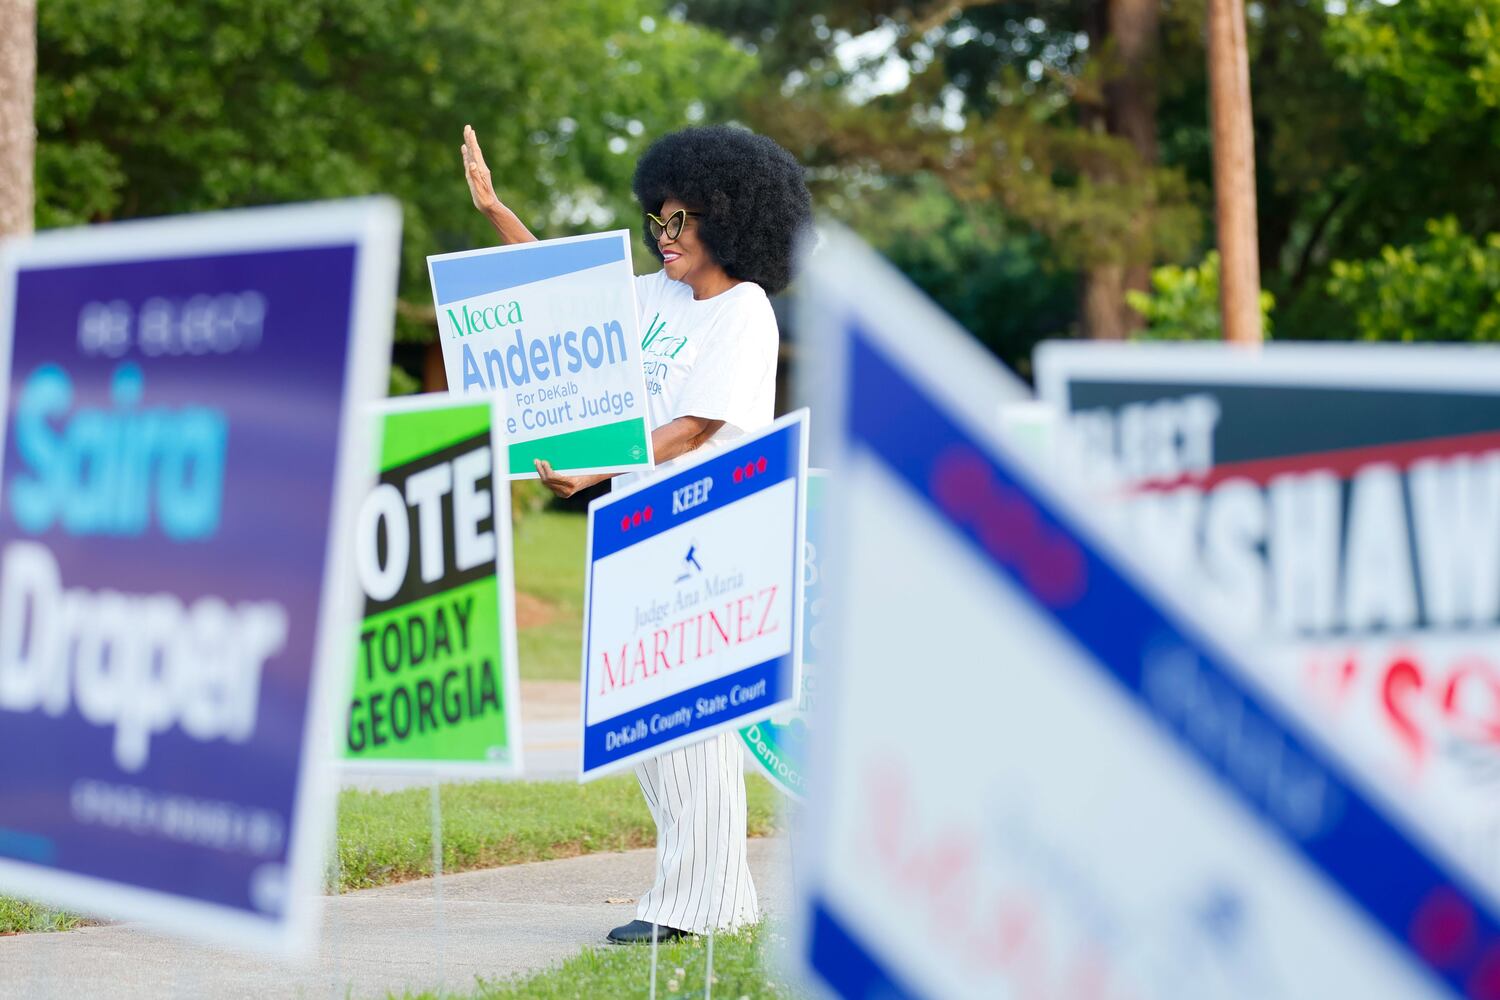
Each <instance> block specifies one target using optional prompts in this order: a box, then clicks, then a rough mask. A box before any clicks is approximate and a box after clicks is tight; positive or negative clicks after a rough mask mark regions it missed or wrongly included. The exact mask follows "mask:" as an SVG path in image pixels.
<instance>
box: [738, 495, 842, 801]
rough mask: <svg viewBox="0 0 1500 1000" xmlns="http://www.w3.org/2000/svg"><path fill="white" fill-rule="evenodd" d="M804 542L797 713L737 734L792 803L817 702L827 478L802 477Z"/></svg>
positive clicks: (799, 784)
mask: <svg viewBox="0 0 1500 1000" xmlns="http://www.w3.org/2000/svg"><path fill="white" fill-rule="evenodd" d="M806 496H807V514H806V531H807V542H806V544H805V545H804V551H805V553H806V556H805V563H804V565H803V569H802V683H801V685H800V686H799V687H798V691H799V694H798V697H797V705H796V708H795V709H794V710H793V711H791V712H789V713H786V714H784V715H778V716H773V717H771V718H769V719H766V720H764V721H762V722H756V723H753V724H751V725H749V726H746V727H745V728H744V729H741V730H740V739H742V740H744V741H745V747H746V749H748V750H749V751H750V756H751V758H752V759H753V760H754V761H755V763H756V765H757V770H758V771H759V772H760V774H761V775H762V776H763V777H765V778H766V780H768V781H770V782H771V784H773V785H775V786H776V787H777V788H779V789H781V790H782V791H783V792H785V793H786V794H787V795H790V796H791V797H792V798H794V799H800V798H802V792H803V787H804V785H805V784H806V781H807V778H806V768H807V719H808V716H809V715H810V714H811V712H812V710H813V706H814V704H815V703H816V701H817V679H816V676H815V671H816V668H817V664H818V661H819V658H820V653H821V649H822V647H821V645H820V643H821V641H822V638H823V628H822V623H823V606H824V600H823V573H824V563H823V554H824V553H823V510H824V508H825V506H826V504H827V496H828V475H827V473H826V472H824V471H823V470H819V469H810V470H808V474H807V493H806Z"/></svg>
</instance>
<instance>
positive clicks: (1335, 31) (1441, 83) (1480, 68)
mask: <svg viewBox="0 0 1500 1000" xmlns="http://www.w3.org/2000/svg"><path fill="white" fill-rule="evenodd" d="M1328 46H1329V48H1330V50H1331V51H1332V52H1333V53H1334V54H1335V56H1336V58H1337V60H1338V63H1339V65H1340V66H1341V67H1342V68H1343V69H1344V70H1345V71H1346V72H1348V73H1349V74H1350V75H1351V76H1353V77H1355V78H1356V79H1359V80H1361V81H1363V82H1364V83H1365V85H1366V87H1367V88H1368V93H1369V99H1370V105H1369V107H1370V111H1371V112H1372V113H1374V114H1376V115H1379V116H1380V118H1381V120H1382V121H1383V122H1385V124H1386V127H1388V128H1394V129H1395V130H1396V131H1398V132H1399V133H1400V134H1402V135H1403V136H1405V137H1406V138H1407V139H1409V140H1410V141H1412V142H1414V143H1425V142H1428V141H1430V140H1432V139H1433V138H1434V137H1436V136H1438V135H1439V134H1440V133H1443V132H1446V131H1448V130H1451V129H1456V128H1463V129H1471V130H1472V129H1481V130H1483V131H1484V132H1485V133H1486V134H1487V136H1488V137H1489V139H1490V141H1491V142H1493V141H1494V140H1495V139H1497V138H1500V0H1402V2H1400V3H1397V4H1390V3H1382V2H1380V0H1356V2H1355V3H1354V4H1353V5H1352V6H1351V9H1350V10H1349V12H1348V13H1347V14H1346V15H1345V16H1343V17H1339V18H1335V19H1334V20H1333V22H1332V23H1331V25H1330V28H1329V31H1328Z"/></svg>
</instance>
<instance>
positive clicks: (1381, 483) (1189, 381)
mask: <svg viewBox="0 0 1500 1000" xmlns="http://www.w3.org/2000/svg"><path fill="white" fill-rule="evenodd" d="M1081 346H1083V345H1077V344H1046V345H1043V346H1042V348H1041V349H1040V350H1039V351H1038V355H1037V372H1038V385H1039V389H1040V391H1041V393H1042V394H1043V396H1044V397H1046V399H1047V400H1049V401H1050V402H1051V403H1052V404H1054V406H1056V407H1057V409H1058V410H1059V411H1061V412H1063V413H1065V414H1066V416H1067V424H1066V426H1067V428H1068V430H1069V432H1070V433H1069V435H1068V436H1069V439H1070V440H1071V441H1073V442H1075V443H1076V445H1077V447H1076V448H1075V449H1073V450H1072V451H1070V452H1065V453H1063V454H1064V455H1066V456H1068V458H1067V460H1068V461H1069V462H1073V463H1076V466H1077V468H1078V469H1079V470H1080V472H1086V473H1087V474H1088V476H1089V477H1090V481H1089V482H1087V483H1086V484H1085V488H1088V489H1091V490H1092V491H1093V493H1094V494H1095V495H1096V496H1098V497H1099V498H1100V504H1099V508H1100V511H1101V512H1102V513H1103V514H1104V515H1105V516H1107V517H1109V518H1111V519H1112V520H1113V522H1114V523H1115V527H1116V529H1117V530H1119V531H1122V532H1123V533H1125V534H1126V535H1128V536H1129V537H1130V538H1131V539H1132V540H1134V541H1135V542H1137V543H1138V544H1139V545H1140V546H1141V547H1142V550H1143V551H1146V552H1149V553H1150V554H1151V558H1152V560H1153V561H1154V562H1156V563H1157V564H1158V565H1159V566H1160V567H1161V568H1162V569H1163V570H1164V571H1165V572H1166V573H1167V574H1169V575H1170V576H1171V577H1172V578H1173V580H1174V581H1176V582H1178V583H1179V584H1181V585H1182V586H1187V587H1191V588H1193V589H1194V590H1195V591H1196V592H1198V593H1199V594H1200V595H1201V596H1202V598H1203V600H1205V601H1207V602H1209V603H1211V604H1212V605H1213V606H1214V610H1215V612H1216V616H1217V618H1218V620H1219V621H1220V622H1222V623H1223V625H1224V626H1225V627H1226V628H1228V629H1230V630H1231V631H1230V634H1232V635H1233V636H1235V637H1236V638H1238V639H1240V640H1242V641H1244V642H1253V643H1256V644H1257V645H1259V646H1261V647H1263V651H1264V654H1265V655H1264V656H1262V657H1259V658H1258V659H1257V663H1259V664H1262V665H1263V666H1264V668H1265V669H1264V672H1263V673H1262V674H1261V675H1260V678H1261V680H1262V681H1263V682H1264V683H1266V684H1268V685H1269V686H1270V687H1271V688H1272V690H1273V691H1274V692H1275V693H1276V694H1277V696H1278V697H1280V698H1281V699H1282V701H1283V702H1284V703H1285V704H1286V705H1287V706H1288V707H1289V708H1290V709H1291V710H1293V711H1295V712H1297V713H1299V714H1300V715H1301V716H1302V718H1303V719H1304V720H1305V721H1306V723H1307V724H1308V725H1310V726H1312V727H1314V728H1316V729H1317V730H1318V731H1320V732H1323V733H1326V734H1328V735H1329V737H1330V738H1331V739H1332V740H1333V741H1334V742H1335V743H1336V744H1337V746H1338V747H1339V749H1340V750H1341V751H1343V752H1346V753H1347V754H1348V755H1349V759H1350V760H1351V762H1353V763H1354V764H1355V765H1356V766H1358V767H1359V768H1360V769H1361V771H1362V773H1364V775H1365V776H1366V777H1367V778H1368V779H1369V780H1370V781H1371V782H1373V783H1375V784H1376V785H1377V786H1378V787H1379V788H1380V789H1381V790H1382V794H1384V795H1385V796H1386V797H1387V800H1388V802H1389V803H1390V804H1392V805H1393V806H1395V807H1397V808H1399V809H1402V810H1403V812H1404V813H1405V815H1406V817H1407V820H1408V821H1409V822H1411V823H1414V824H1417V825H1419V826H1421V827H1422V828H1423V829H1424V830H1425V831H1426V833H1427V834H1428V835H1429V836H1431V837H1433V838H1435V839H1436V840H1438V841H1439V842H1440V843H1442V844H1443V846H1444V848H1445V849H1446V850H1448V851H1450V852H1452V853H1453V854H1454V856H1455V857H1457V858H1459V859H1460V860H1462V862H1463V863H1465V864H1466V865H1468V866H1469V867H1470V868H1471V869H1472V870H1473V871H1474V873H1475V874H1476V876H1477V877H1479V878H1482V879H1485V880H1487V881H1489V882H1491V884H1500V351H1496V350H1494V349H1491V348H1480V349H1475V348H1472V347H1458V346H1452V345H1420V346H1419V345H1410V344H1405V345H1369V344H1357V345H1347V344H1346V345H1300V344H1273V345H1267V346H1266V347H1265V348H1264V349H1263V350H1261V351H1259V352H1256V353H1254V354H1246V353H1245V352H1243V351H1240V350H1235V349H1232V348H1229V347H1227V346H1224V345H1170V346H1169V345H1151V346H1148V345H1144V344H1132V345H1129V346H1128V347H1119V346H1114V347H1105V346H1104V345H1097V346H1098V347H1099V349H1098V350H1079V347H1081Z"/></svg>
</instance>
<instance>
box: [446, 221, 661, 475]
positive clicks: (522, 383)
mask: <svg viewBox="0 0 1500 1000" xmlns="http://www.w3.org/2000/svg"><path fill="white" fill-rule="evenodd" d="M427 273H428V276H429V278H430V280H431V282H432V299H433V302H434V304H435V305H436V306H437V317H438V330H439V331H440V336H439V342H440V343H441V344H442V347H443V367H444V368H445V370H446V371H447V375H448V391H449V392H451V393H454V394H456V395H459V396H464V397H470V396H477V397H487V396H490V395H496V396H499V397H500V399H501V400H502V401H503V402H504V404H505V423H504V431H505V435H506V439H507V440H508V441H509V444H510V461H509V466H508V471H509V474H510V476H511V477H512V478H528V477H535V476H536V469H535V466H534V465H533V462H534V461H535V460H536V459H539V458H540V459H545V460H546V461H548V462H550V463H551V464H552V467H553V468H554V469H556V470H558V471H560V472H572V473H590V472H631V471H641V470H645V469H650V468H651V467H652V465H653V460H652V453H651V426H650V413H649V410H648V407H647V401H646V377H645V373H644V370H643V369H642V367H641V348H640V343H641V338H640V319H639V316H638V315H637V311H636V301H635V277H634V272H633V271H632V269H631V264H630V233H629V231H627V230H623V229H621V230H616V231H614V232H608V233H596V234H593V235H590V236H573V237H568V238H566V239H557V240H541V241H537V242H533V243H516V244H511V245H509V246H499V247H489V248H487V249H483V250H468V251H464V252H462V253H449V254H439V255H437V256H433V257H428V258H427Z"/></svg>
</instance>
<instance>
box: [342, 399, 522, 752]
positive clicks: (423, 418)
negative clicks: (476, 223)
mask: <svg viewBox="0 0 1500 1000" xmlns="http://www.w3.org/2000/svg"><path fill="white" fill-rule="evenodd" d="M375 410H376V417H375V420H376V423H377V425H378V430H379V434H378V437H377V440H378V441H379V444H380V448H379V457H380V461H379V469H380V477H379V481H378V483H377V484H376V486H375V488H374V489H373V490H371V491H370V493H369V494H368V495H367V496H366V497H365V500H364V503H363V504H362V505H361V507H360V513H359V518H358V522H357V527H356V531H357V536H356V540H355V564H356V567H357V569H358V572H359V580H360V587H361V590H362V591H363V593H364V600H365V605H364V608H365V612H364V615H365V616H364V623H363V624H362V625H361V627H360V630H359V641H358V643H357V646H356V651H355V656H354V673H353V688H352V691H351V693H350V696H349V703H348V709H349V714H348V720H347V726H346V727H345V732H344V753H343V757H344V761H345V763H346V764H349V765H357V766H358V767H359V768H360V769H362V770H413V769H416V770H423V771H430V772H436V771H441V772H444V773H448V774H452V773H455V772H465V771H476V772H490V773H493V772H497V771H498V772H501V773H509V774H516V773H519V772H520V769H521V746H520V744H521V740H520V734H521V730H520V708H519V692H520V681H519V676H518V674H517V669H516V664H517V660H516V630H515V594H514V590H513V583H512V579H511V566H512V564H513V559H512V549H511V531H510V527H511V524H510V486H509V481H508V480H507V478H506V477H505V476H498V477H497V476H495V475H494V471H493V467H494V456H495V455H503V454H505V447H504V440H505V439H504V436H503V435H502V434H501V433H500V432H499V428H498V424H497V420H498V419H503V417H501V416H500V415H499V413H498V401H494V400H491V401H486V402H472V403H461V402H457V401H455V400H454V399H453V397H452V396H450V395H447V394H446V393H437V394H432V395H430V396H421V397H414V398H407V399H400V400H391V401H388V402H386V403H383V404H381V405H380V406H378V407H376V408H375Z"/></svg>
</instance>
